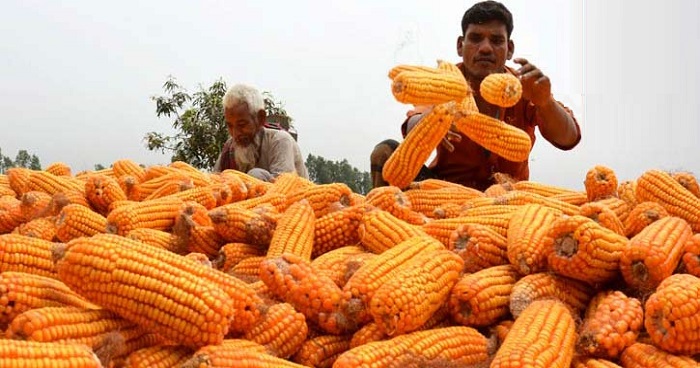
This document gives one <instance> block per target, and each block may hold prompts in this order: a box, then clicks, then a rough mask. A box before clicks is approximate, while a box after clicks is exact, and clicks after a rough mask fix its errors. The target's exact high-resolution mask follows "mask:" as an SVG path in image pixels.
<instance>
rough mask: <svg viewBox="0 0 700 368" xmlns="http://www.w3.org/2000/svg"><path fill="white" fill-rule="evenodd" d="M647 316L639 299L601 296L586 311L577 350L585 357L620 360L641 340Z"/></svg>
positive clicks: (612, 294) (609, 294) (612, 293)
mask: <svg viewBox="0 0 700 368" xmlns="http://www.w3.org/2000/svg"><path fill="white" fill-rule="evenodd" d="M643 314H644V310H643V309H642V303H641V302H640V301H639V299H635V298H630V297H628V296H626V295H625V294H623V293H622V292H621V291H612V290H610V291H604V292H600V293H598V294H597V295H596V296H595V297H593V299H592V300H591V303H590V304H589V306H588V308H587V309H586V316H585V318H584V320H583V325H582V326H581V328H580V329H579V336H578V340H577V343H576V350H577V351H578V352H579V353H580V354H582V355H590V356H596V357H601V358H612V359H615V358H618V357H619V356H620V354H621V353H622V351H623V350H625V348H627V347H628V346H630V345H632V344H634V342H635V341H636V340H637V336H638V335H639V331H640V330H641V329H642V327H643V324H644V318H643Z"/></svg>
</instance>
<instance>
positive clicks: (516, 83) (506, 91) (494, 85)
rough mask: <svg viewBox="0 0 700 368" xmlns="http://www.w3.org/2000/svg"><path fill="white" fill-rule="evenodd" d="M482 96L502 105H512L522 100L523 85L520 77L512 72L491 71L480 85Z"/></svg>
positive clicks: (497, 104)
mask: <svg viewBox="0 0 700 368" xmlns="http://www.w3.org/2000/svg"><path fill="white" fill-rule="evenodd" d="M479 92H480V94H481V97H483V98H484V100H486V102H488V103H491V104H494V105H496V106H500V107H511V106H514V105H515V104H517V103H518V101H520V97H521V96H522V94H523V86H522V84H520V79H518V77H516V76H514V75H513V74H510V73H491V74H489V75H487V76H486V78H484V79H483V80H482V81H481V84H480V85H479Z"/></svg>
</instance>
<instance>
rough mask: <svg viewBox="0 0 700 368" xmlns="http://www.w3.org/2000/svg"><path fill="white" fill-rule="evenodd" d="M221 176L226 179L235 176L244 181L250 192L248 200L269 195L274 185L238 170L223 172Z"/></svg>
mask: <svg viewBox="0 0 700 368" xmlns="http://www.w3.org/2000/svg"><path fill="white" fill-rule="evenodd" d="M221 176H223V177H224V178H227V177H230V176H235V177H236V178H238V179H239V180H240V181H242V182H243V184H245V186H246V188H247V192H248V196H247V198H248V199H252V198H257V197H260V196H262V195H264V194H265V193H267V191H268V189H270V188H271V187H272V185H273V184H272V183H268V182H266V181H262V180H260V179H258V178H255V177H253V176H250V175H248V174H246V173H244V172H241V171H238V170H230V169H229V170H224V171H222V172H221ZM271 194H274V193H271ZM277 194H280V195H282V194H281V193H277ZM282 196H284V195H282Z"/></svg>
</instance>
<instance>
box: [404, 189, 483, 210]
mask: <svg viewBox="0 0 700 368" xmlns="http://www.w3.org/2000/svg"><path fill="white" fill-rule="evenodd" d="M405 195H406V197H407V199H408V201H409V203H410V206H411V208H412V209H413V210H414V211H417V212H420V213H422V214H424V215H426V216H431V215H432V214H433V211H434V210H435V208H436V207H439V206H442V205H445V204H448V203H454V204H460V205H461V204H463V203H465V202H466V201H468V200H470V199H472V198H480V197H484V193H483V192H480V191H478V190H476V189H472V188H467V187H464V188H453V187H448V188H443V189H434V190H423V189H411V190H408V191H406V192H405Z"/></svg>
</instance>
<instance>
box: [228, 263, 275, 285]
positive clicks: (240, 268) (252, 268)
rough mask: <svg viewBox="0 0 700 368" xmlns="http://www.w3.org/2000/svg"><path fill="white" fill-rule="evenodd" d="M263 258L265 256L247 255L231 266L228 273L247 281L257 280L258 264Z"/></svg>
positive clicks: (258, 275) (258, 273)
mask: <svg viewBox="0 0 700 368" xmlns="http://www.w3.org/2000/svg"><path fill="white" fill-rule="evenodd" d="M265 258H267V257H266V256H260V257H248V258H246V259H243V260H241V261H240V262H238V263H237V264H236V265H235V266H233V267H232V268H231V270H230V271H229V272H228V273H229V274H231V275H233V276H236V277H237V278H239V279H241V280H244V281H246V282H248V283H250V282H255V281H258V280H259V279H260V264H261V263H262V261H264V260H265Z"/></svg>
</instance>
